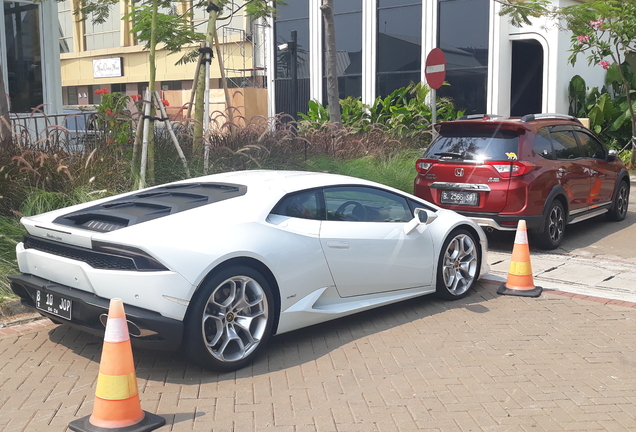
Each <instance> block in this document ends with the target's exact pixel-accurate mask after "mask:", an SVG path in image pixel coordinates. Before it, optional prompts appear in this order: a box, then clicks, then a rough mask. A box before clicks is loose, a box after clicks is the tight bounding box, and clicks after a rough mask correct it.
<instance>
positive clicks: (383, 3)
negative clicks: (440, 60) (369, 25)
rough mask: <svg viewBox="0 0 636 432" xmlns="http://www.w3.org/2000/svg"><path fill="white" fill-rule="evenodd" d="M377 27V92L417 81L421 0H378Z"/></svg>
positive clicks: (419, 68)
mask: <svg viewBox="0 0 636 432" xmlns="http://www.w3.org/2000/svg"><path fill="white" fill-rule="evenodd" d="M377 24H378V29H377V35H378V36H377V48H376V52H377V57H376V58H377V66H376V67H377V81H376V82H377V88H376V94H377V95H378V96H387V95H389V94H390V93H391V92H392V91H393V90H395V89H398V88H400V87H406V86H407V85H409V84H410V83H411V82H419V81H420V79H421V69H422V1H421V0H419V1H417V0H379V1H378V23H377Z"/></svg>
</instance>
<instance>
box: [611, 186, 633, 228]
mask: <svg viewBox="0 0 636 432" xmlns="http://www.w3.org/2000/svg"><path fill="white" fill-rule="evenodd" d="M628 204H629V188H628V187H627V182H626V181H621V184H620V185H619V186H618V191H617V192H616V196H615V197H614V203H613V204H612V208H611V209H610V211H609V212H608V213H607V218H608V219H609V220H612V221H622V220H623V219H625V216H627V205H628Z"/></svg>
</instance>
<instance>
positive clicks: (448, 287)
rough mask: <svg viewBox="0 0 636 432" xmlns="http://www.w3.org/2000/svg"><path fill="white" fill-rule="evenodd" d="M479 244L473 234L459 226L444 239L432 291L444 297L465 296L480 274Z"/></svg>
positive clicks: (453, 298) (456, 297)
mask: <svg viewBox="0 0 636 432" xmlns="http://www.w3.org/2000/svg"><path fill="white" fill-rule="evenodd" d="M480 266H481V247H480V245H479V240H478V239H476V236H475V234H473V233H472V232H470V231H468V230H466V229H463V228H460V229H457V230H455V231H453V232H452V233H451V234H450V235H449V236H448V238H447V239H446V240H445V241H444V245H443V246H442V249H441V251H440V256H439V261H438V264H437V286H436V291H435V294H436V295H437V296H438V297H441V298H443V299H446V300H458V299H460V298H462V297H465V296H466V295H467V294H468V291H469V290H470V289H471V288H472V287H473V285H474V284H475V282H476V281H477V278H478V277H479V269H480Z"/></svg>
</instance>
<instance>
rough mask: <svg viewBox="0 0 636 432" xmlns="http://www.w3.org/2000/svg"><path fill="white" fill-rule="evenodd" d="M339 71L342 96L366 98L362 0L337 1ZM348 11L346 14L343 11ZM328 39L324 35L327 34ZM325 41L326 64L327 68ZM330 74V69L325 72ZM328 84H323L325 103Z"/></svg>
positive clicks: (337, 67)
mask: <svg viewBox="0 0 636 432" xmlns="http://www.w3.org/2000/svg"><path fill="white" fill-rule="evenodd" d="M334 9H335V13H334V24H335V26H336V47H337V50H338V52H337V55H336V71H337V74H338V87H339V89H338V90H339V92H340V94H339V97H340V98H341V99H343V98H345V97H348V96H352V97H360V96H362V1H361V0H346V1H342V2H340V1H338V2H335V5H334ZM342 11H346V12H342ZM323 36H324V34H323ZM324 46H325V45H324V40H323V65H324V55H325V48H324ZM323 70H324V71H325V73H326V67H325V68H324V69H323ZM326 87H327V85H326V81H325V83H324V85H323V101H324V103H327V88H326Z"/></svg>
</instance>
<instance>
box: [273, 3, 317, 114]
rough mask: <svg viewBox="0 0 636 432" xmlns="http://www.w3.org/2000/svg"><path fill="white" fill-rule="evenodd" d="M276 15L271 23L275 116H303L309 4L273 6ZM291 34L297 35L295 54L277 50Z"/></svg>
mask: <svg viewBox="0 0 636 432" xmlns="http://www.w3.org/2000/svg"><path fill="white" fill-rule="evenodd" d="M277 7H278V14H277V16H276V19H275V22H274V38H275V39H274V44H275V45H274V49H275V52H276V95H275V98H276V100H275V106H276V108H275V109H276V112H277V113H286V114H293V115H294V116H295V114H296V112H299V111H300V112H307V104H308V103H309V74H310V72H309V2H307V1H293V2H287V5H280V4H279V5H277ZM292 30H295V31H296V34H297V39H296V40H297V44H298V45H297V50H296V54H295V55H294V53H293V51H292V50H290V49H289V47H287V48H286V49H278V47H279V46H281V45H283V44H286V43H289V42H290V41H291V33H292ZM294 63H295V65H296V74H297V85H298V93H297V94H296V95H293V91H292V87H293V86H292V79H291V73H292V65H293V64H294Z"/></svg>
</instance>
